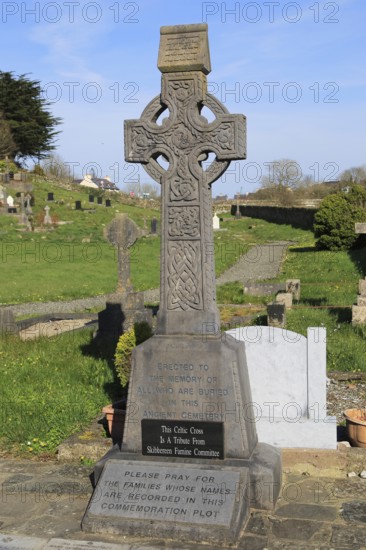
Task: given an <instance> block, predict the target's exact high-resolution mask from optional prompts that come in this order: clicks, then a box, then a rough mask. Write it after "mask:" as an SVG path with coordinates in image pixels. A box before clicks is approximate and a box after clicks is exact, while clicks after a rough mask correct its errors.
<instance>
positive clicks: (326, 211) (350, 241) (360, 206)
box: [314, 185, 366, 250]
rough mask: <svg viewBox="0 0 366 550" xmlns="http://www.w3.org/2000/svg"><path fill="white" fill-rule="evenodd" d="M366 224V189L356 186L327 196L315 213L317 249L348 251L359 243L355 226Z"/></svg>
mask: <svg viewBox="0 0 366 550" xmlns="http://www.w3.org/2000/svg"><path fill="white" fill-rule="evenodd" d="M356 222H366V189H365V188H363V187H361V186H359V185H354V186H352V187H350V189H349V190H348V192H344V191H341V192H339V193H334V194H332V195H328V196H327V197H326V198H325V199H324V200H323V201H322V203H321V205H320V208H319V210H318V211H317V213H316V214H315V219H314V233H315V237H316V238H317V239H318V240H317V247H318V248H322V249H326V250H347V249H349V248H352V247H353V246H355V245H356V243H357V241H358V240H359V237H358V235H357V234H356V233H355V223H356Z"/></svg>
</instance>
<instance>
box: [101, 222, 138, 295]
mask: <svg viewBox="0 0 366 550" xmlns="http://www.w3.org/2000/svg"><path fill="white" fill-rule="evenodd" d="M140 233H141V232H140V230H139V228H138V226H137V225H136V224H135V222H134V221H133V220H130V218H129V217H128V215H127V214H117V215H116V217H115V218H114V219H113V220H112V221H111V222H110V223H109V224H108V225H107V227H106V237H107V239H108V241H109V242H110V243H111V244H113V246H115V247H116V249H117V254H118V285H117V292H121V293H128V292H132V284H131V280H130V253H129V248H130V247H131V246H132V245H133V244H134V243H135V242H136V240H137V238H138V237H139V236H140Z"/></svg>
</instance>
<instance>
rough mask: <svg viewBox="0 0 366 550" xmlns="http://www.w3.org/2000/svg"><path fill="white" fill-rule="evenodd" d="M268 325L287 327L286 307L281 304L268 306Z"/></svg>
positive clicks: (275, 303)
mask: <svg viewBox="0 0 366 550" xmlns="http://www.w3.org/2000/svg"><path fill="white" fill-rule="evenodd" d="M267 325H268V326H271V327H279V328H282V327H284V326H285V325H286V306H285V304H283V303H282V304H281V303H279V302H274V303H273V304H268V305H267Z"/></svg>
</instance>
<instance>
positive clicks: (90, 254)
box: [0, 182, 308, 304]
mask: <svg viewBox="0 0 366 550" xmlns="http://www.w3.org/2000/svg"><path fill="white" fill-rule="evenodd" d="M68 187H69V188H63V187H59V186H57V185H56V184H52V183H47V182H36V183H35V184H34V192H33V194H34V195H35V197H36V204H35V205H34V206H33V212H34V215H33V219H34V225H35V228H36V229H37V231H34V232H24V231H21V228H20V226H19V225H18V222H17V219H16V218H14V217H12V216H2V217H0V235H1V244H0V262H1V272H2V285H1V290H0V304H16V303H25V302H42V301H61V300H71V299H77V298H84V297H90V296H97V295H101V294H108V293H111V292H113V291H114V290H115V288H116V285H117V254H116V250H115V249H114V247H113V246H111V245H110V244H109V243H108V242H107V241H106V240H105V238H104V236H103V230H104V227H105V226H106V225H107V224H108V223H109V222H110V221H111V220H112V219H113V217H114V216H115V215H116V213H117V212H121V213H122V212H124V213H127V214H128V215H129V216H130V217H131V219H133V220H134V221H135V222H136V223H137V224H138V225H139V226H140V227H141V228H143V227H144V226H145V225H146V226H147V227H150V221H151V219H152V218H153V217H156V218H159V217H160V213H159V210H158V209H157V207H156V205H155V206H154V208H150V205H149V201H138V200H137V201H135V202H134V201H133V200H131V199H127V201H128V204H126V202H123V201H124V200H126V199H124V198H123V197H121V196H119V195H118V194H114V193H112V194H107V193H105V194H104V199H103V200H105V198H106V197H110V198H111V201H112V208H105V206H98V205H96V204H89V203H88V195H89V191H88V190H85V189H79V188H77V187H76V186H71V185H69V186H68ZM48 192H53V193H54V195H55V199H56V200H55V202H50V203H47V202H46V197H47V193H48ZM75 200H81V202H82V207H83V210H81V211H75V210H74V204H75ZM46 204H49V205H50V208H51V210H50V214H51V216H53V217H54V219H55V220H59V221H64V222H67V223H65V224H63V225H58V226H57V225H54V226H53V227H51V228H48V229H47V228H44V227H42V224H41V220H42V219H43V216H44V206H45V205H46ZM223 216H224V221H223V222H222V224H221V227H222V231H217V232H215V235H214V238H215V242H214V250H211V249H208V250H207V254H212V253H214V254H215V265H216V275H217V276H218V275H220V274H221V273H222V272H223V271H225V270H226V269H227V268H229V267H230V266H231V265H233V264H234V263H235V262H236V261H237V260H238V258H239V257H240V256H241V255H242V254H244V253H245V252H246V251H247V250H248V249H249V248H250V247H251V246H253V245H255V244H259V243H264V242H268V241H276V240H283V239H285V238H287V239H288V238H289V237H288V235H289V232H290V233H291V239H293V240H294V241H296V242H298V243H301V242H303V241H304V239H306V236H307V233H308V232H306V231H302V230H300V229H292V228H290V227H289V226H280V225H275V224H271V223H268V222H265V221H263V220H252V219H248V218H243V219H240V220H233V219H232V217H231V216H230V215H228V214H227V215H223ZM130 257H131V279H132V283H133V285H134V288H135V290H136V291H143V290H148V289H151V288H156V287H158V286H159V282H160V281H159V279H160V238H159V237H156V236H146V237H143V238H140V239H139V240H138V241H137V242H136V243H135V245H134V246H133V247H132V248H131V249H130Z"/></svg>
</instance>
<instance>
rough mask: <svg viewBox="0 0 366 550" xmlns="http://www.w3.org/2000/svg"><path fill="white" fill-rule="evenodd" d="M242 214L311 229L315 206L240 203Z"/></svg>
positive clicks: (234, 206) (233, 207)
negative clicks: (300, 206) (299, 206)
mask: <svg viewBox="0 0 366 550" xmlns="http://www.w3.org/2000/svg"><path fill="white" fill-rule="evenodd" d="M239 208H240V213H241V215H242V216H248V217H249V218H259V219H261V220H266V221H268V222H273V223H280V224H288V225H292V226H293V227H301V228H302V229H311V230H312V229H313V224H314V216H315V213H316V209H315V208H298V207H286V206H254V205H242V204H241V205H240V206H239ZM235 212H236V204H233V205H232V207H231V214H232V215H235Z"/></svg>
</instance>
